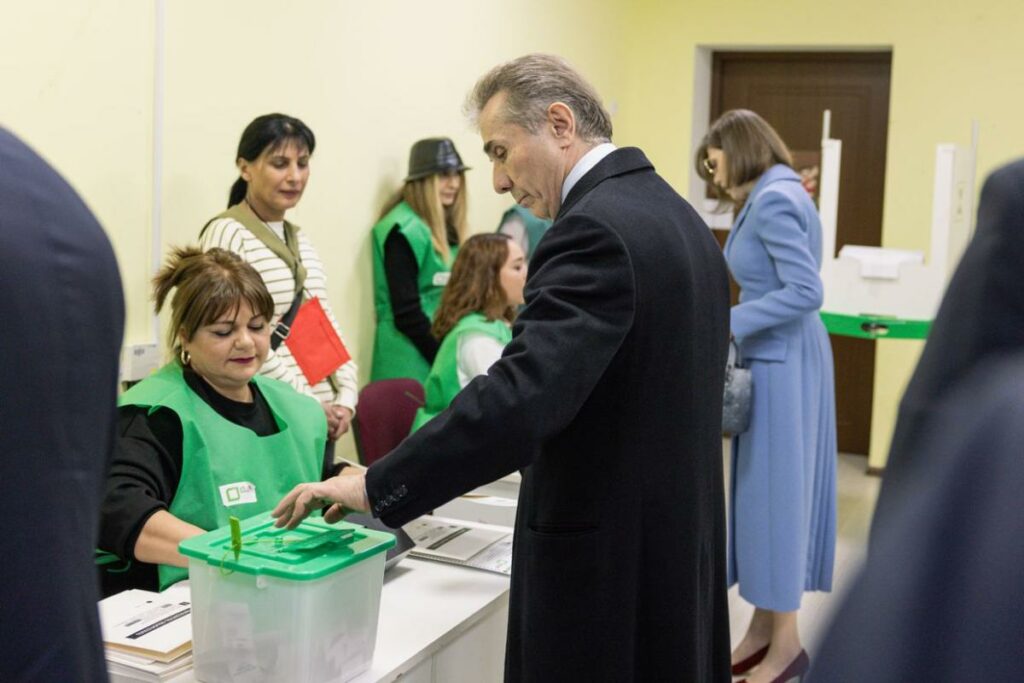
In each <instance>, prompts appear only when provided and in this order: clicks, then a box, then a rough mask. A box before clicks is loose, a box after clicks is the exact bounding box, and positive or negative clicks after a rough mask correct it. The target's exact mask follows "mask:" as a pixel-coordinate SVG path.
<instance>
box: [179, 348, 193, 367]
mask: <svg viewBox="0 0 1024 683" xmlns="http://www.w3.org/2000/svg"><path fill="white" fill-rule="evenodd" d="M191 362H192V354H191V353H189V352H188V351H186V350H185V348H184V347H182V349H181V364H182V365H184V366H187V365H188V364H189V363H191Z"/></svg>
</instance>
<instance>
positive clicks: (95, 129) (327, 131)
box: [0, 0, 1024, 464]
mask: <svg viewBox="0 0 1024 683" xmlns="http://www.w3.org/2000/svg"><path fill="white" fill-rule="evenodd" d="M156 7H157V3H156V0H150V1H148V2H144V1H142V0H85V1H83V2H72V0H35V2H32V3H28V2H22V3H13V2H5V3H4V4H3V5H2V6H0V84H2V88H3V89H2V91H0V125H3V126H6V127H8V128H10V129H12V130H13V131H14V132H16V133H18V134H19V135H21V136H22V137H23V138H24V139H26V141H28V142H29V143H30V144H31V145H33V146H34V147H35V148H36V149H37V150H38V151H40V152H41V153H42V154H43V156H45V157H46V158H48V159H49V160H50V161H51V162H52V163H53V164H54V165H55V166H56V167H57V168H58V169H59V170H60V171H61V172H62V173H64V174H65V175H66V176H67V177H68V179H69V180H70V182H71V183H72V184H73V185H74V186H75V187H76V188H77V189H78V190H79V191H80V192H81V194H82V195H83V197H84V198H85V200H86V202H87V203H88V204H89V205H90V206H91V207H92V209H93V210H94V211H95V212H96V213H97V215H98V216H99V218H100V220H101V222H102V223H103V224H104V225H105V226H106V228H107V230H108V232H109V233H110V235H111V238H112V240H113V242H114V246H115V249H116V251H117V255H118V258H119V261H120V266H121V271H122V276H123V279H124V284H125V297H126V302H127V307H128V309H127V310H128V326H127V332H126V341H127V342H129V343H134V342H140V341H146V340H149V339H151V337H152V334H153V329H152V321H151V318H150V316H149V313H148V309H149V303H148V284H147V279H148V277H149V275H150V272H151V260H152V257H151V252H152V245H151V244H150V238H149V235H150V227H151V214H152V212H153V206H154V198H153V197H152V193H151V187H152V183H153V169H152V159H153V156H152V151H151V150H152V145H153V134H154V124H153V120H154V114H155V113H156V112H154V107H153V101H154V100H153V91H154V86H155V83H156V81H155V78H154V59H153V55H154V48H155V45H156V43H157V41H156V38H155V36H156V32H155V21H156V16H157V12H156V10H155V8H156ZM165 7H166V15H165V25H164V29H163V32H162V34H161V35H162V39H163V41H164V42H165V49H166V59H165V62H164V64H165V78H166V81H165V84H166V87H165V106H164V108H163V111H162V112H160V113H161V114H162V116H163V126H162V131H163V149H164V153H163V154H164V156H163V163H162V164H161V166H160V171H161V173H162V176H163V182H162V185H161V189H160V192H159V200H160V202H161V205H162V207H163V208H162V210H161V211H160V213H159V217H160V221H161V223H162V226H163V227H162V239H161V242H162V244H161V247H162V248H165V247H166V246H167V245H168V244H179V243H183V242H187V241H190V240H192V239H194V237H195V235H196V233H197V231H198V229H199V228H200V227H201V225H202V223H203V222H204V221H205V220H206V218H208V217H209V216H211V215H213V214H214V213H216V212H217V211H218V210H219V209H221V208H222V207H223V203H224V201H225V197H226V192H227V188H228V186H229V184H230V183H231V181H232V180H233V178H234V173H235V172H234V166H233V156H234V153H235V147H236V145H237V141H238V136H239V134H240V133H241V130H242V128H243V126H244V125H245V124H246V123H247V122H248V121H249V120H250V119H251V118H252V117H254V116H255V115H257V114H260V113H265V112H267V111H270V110H281V111H285V112H288V113H291V114H293V115H296V116H299V117H301V118H303V119H305V120H306V122H307V123H309V124H310V125H311V127H312V128H313V129H314V131H315V132H316V134H317V137H318V148H317V153H316V155H315V157H314V166H313V175H312V178H311V184H310V186H309V189H308V191H307V193H306V196H305V197H304V199H303V202H302V204H301V206H300V207H299V208H298V209H297V210H296V211H294V212H293V215H292V216H290V217H291V218H293V219H294V220H295V221H296V222H297V223H299V224H300V225H302V226H304V228H305V229H306V230H307V231H308V232H309V234H310V236H311V237H312V239H313V240H314V242H315V244H316V245H317V247H318V249H319V251H320V252H321V255H322V256H323V258H324V260H325V261H326V264H327V267H328V272H329V274H330V278H331V280H330V297H331V300H332V303H333V305H334V308H335V310H336V312H337V314H338V317H339V319H340V321H341V324H342V327H343V330H344V332H345V335H346V338H347V340H348V342H349V345H350V346H351V347H352V348H353V350H354V352H355V355H356V358H357V360H358V362H359V363H360V365H361V367H362V368H363V372H364V380H365V372H366V370H367V369H368V367H369V361H370V350H371V345H372V338H373V316H372V292H371V284H370V261H369V251H368V249H369V242H368V240H367V230H368V228H369V226H370V225H371V224H372V222H373V219H374V216H375V214H376V211H377V208H378V205H379V204H380V202H381V200H382V199H383V197H384V196H385V195H386V194H387V193H388V192H390V191H391V190H392V189H393V188H394V187H396V186H397V184H398V182H399V180H400V178H401V177H402V176H403V174H404V169H405V164H406V155H407V153H408V148H409V145H410V144H411V143H412V142H413V141H414V140H416V139H417V138H419V137H425V136H430V135H449V136H451V137H453V138H454V139H455V141H456V143H457V145H458V146H459V149H460V151H461V152H462V154H463V157H464V158H465V160H466V161H467V163H469V164H470V165H471V166H474V167H475V170H474V171H471V172H470V174H469V180H468V187H469V193H470V199H471V205H470V219H471V224H472V227H473V228H474V229H475V230H478V231H483V230H491V229H492V228H493V227H494V225H495V224H496V221H497V218H498V216H499V214H500V213H501V211H502V209H503V208H504V207H505V206H507V205H508V203H509V200H508V199H507V198H506V197H499V196H496V195H494V194H493V192H492V191H491V189H490V174H489V170H488V167H487V164H486V159H485V158H484V157H483V155H482V153H481V152H480V151H479V140H478V138H477V137H476V134H475V132H474V131H472V130H471V129H470V128H469V127H468V125H467V124H466V122H465V120H464V119H463V117H462V114H461V104H462V101H463V98H464V96H465V94H466V92H467V90H468V89H469V88H470V87H471V85H472V83H473V82H474V80H475V79H476V77H478V76H479V75H480V74H481V73H482V72H483V71H484V70H486V69H487V68H488V67H490V66H491V65H493V64H495V63H497V62H499V61H502V60H504V59H508V58H511V57H514V56H517V55H519V54H522V53H525V52H530V51H536V50H543V51H550V52H557V53H559V54H562V55H564V56H566V57H567V58H569V59H570V60H571V61H573V62H574V63H575V64H576V65H577V66H579V67H580V68H581V69H582V70H583V71H584V72H585V73H586V74H588V75H589V76H590V77H591V78H592V80H593V81H594V82H595V84H596V85H597V86H598V88H599V90H600V91H601V92H602V93H603V95H604V96H605V98H606V101H607V102H608V104H609V106H610V108H611V109H612V110H613V112H614V123H615V128H616V142H618V143H619V144H620V145H621V144H634V145H639V146H641V147H643V148H644V149H645V150H646V151H647V152H648V154H649V155H650V157H651V158H652V160H653V161H654V163H655V165H656V166H657V167H658V169H659V171H661V173H662V174H663V175H664V176H665V177H666V178H667V179H668V180H669V181H670V182H672V183H673V184H674V185H675V187H676V188H677V189H679V190H680V191H681V192H683V193H684V194H685V193H686V189H687V187H688V183H689V179H690V164H689V159H690V156H691V149H690V148H691V142H690V140H691V126H692V121H691V112H692V106H693V102H692V96H693V74H694V54H695V50H696V48H697V46H698V45H704V46H709V45H710V46H729V47H741V46H743V47H754V46H758V47H765V48H784V47H797V46H804V47H812V46H813V47H826V48H828V47H843V46H849V47H879V46H890V47H891V48H892V49H893V55H894V56H893V78H892V99H891V113H890V131H889V156H888V167H887V170H886V194H885V213H884V226H883V243H884V244H885V245H886V246H893V247H919V246H921V245H922V243H923V240H925V239H926V238H927V229H928V225H929V221H930V211H931V184H932V171H933V165H932V164H933V156H934V147H935V144H936V143H939V142H962V143H965V142H967V141H968V136H969V127H970V120H971V119H972V118H978V119H980V121H981V149H980V154H979V164H978V170H979V178H980V177H982V176H983V175H984V174H985V173H987V172H988V171H989V170H991V169H992V168H993V167H995V166H996V165H998V164H999V163H1001V162H1003V161H1005V160H1007V159H1009V158H1011V157H1013V156H1016V155H1019V154H1020V153H1021V151H1022V150H1024V126H1021V125H1020V123H1019V118H1020V112H1021V111H1024V64H1022V59H1021V57H1020V54H1021V53H1020V49H1019V41H1020V29H1021V28H1022V27H1024V3H1020V2H1018V1H1017V0H999V1H989V2H985V3H961V2H953V1H952V0H935V1H933V2H924V0H921V1H920V2H909V1H907V0H895V1H893V0H887V1H885V2H883V1H881V0H864V1H863V2H859V3H846V2H843V3H840V2H828V1H825V2H823V1H821V0H818V1H816V2H809V1H801V2H792V1H784V2H779V3H765V2H761V1H757V2H754V1H751V0H736V1H734V2H732V3H728V4H725V5H723V4H721V3H719V4H714V3H669V2H654V1H651V0H634V1H633V2H625V1H624V0H623V1H621V2H611V1H610V0H606V1H600V2H593V1H589V2H588V1H587V0H567V1H565V2H559V3H550V2H542V1H541V0H522V1H521V2H519V3H516V4H515V5H507V4H504V5H499V4H497V3H486V2H479V1H478V0H448V1H447V2H444V3H422V2H413V1H412V0H409V1H398V0H382V1H381V2H375V3H368V2H357V1H356V0H297V1H296V2H293V3H288V4H281V3H280V2H269V1H268V0H218V1H217V2H210V1H208V0H168V1H167V2H166V4H165ZM918 351H919V345H917V344H913V343H908V342H881V343H880V344H879V353H878V363H877V369H876V378H875V422H874V428H873V433H872V447H871V450H872V462H873V463H876V464H877V463H879V462H880V458H882V457H883V456H884V452H885V450H886V448H887V444H888V440H889V435H890V432H891V429H892V423H893V420H894V417H895V408H896V404H897V402H898V398H899V395H900V393H901V391H902V388H903V385H904V384H905V382H906V379H907V377H908V375H909V372H910V369H911V368H912V367H913V362H914V359H915V358H916V355H917V353H918Z"/></svg>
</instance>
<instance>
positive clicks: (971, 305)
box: [871, 160, 1024, 544]
mask: <svg viewBox="0 0 1024 683" xmlns="http://www.w3.org/2000/svg"><path fill="white" fill-rule="evenodd" d="M1022 270H1024V160H1019V161H1016V162H1014V163H1011V164H1008V165H1006V166H1004V167H1002V168H1000V169H998V170H996V171H994V172H993V173H992V174H991V175H990V176H989V178H988V180H986V181H985V186H984V188H983V189H982V191H981V199H980V201H979V203H978V229H977V231H976V233H975V235H974V238H973V239H972V240H971V242H970V244H969V245H968V246H967V250H966V251H965V252H964V255H963V258H962V259H961V260H960V264H959V265H958V266H957V269H956V273H955V274H954V275H953V278H952V280H951V281H950V283H949V288H948V289H947V290H946V294H945V296H944V297H943V300H942V304H941V305H940V306H939V312H938V314H937V315H936V316H935V323H934V324H933V325H932V329H931V333H930V334H929V336H928V342H927V343H926V344H925V347H924V351H923V352H922V353H921V360H920V361H919V362H918V364H917V369H915V370H914V375H913V377H911V379H910V383H909V384H908V385H907V390H906V393H904V395H903V399H902V401H901V402H900V410H899V416H898V419H897V421H896V429H895V432H894V433H893V438H892V446H891V447H890V449H889V460H888V463H887V465H886V472H885V481H884V482H883V484H882V490H881V492H880V494H879V498H878V506H877V507H876V508H875V517H874V522H873V524H872V532H871V538H872V541H871V542H872V544H874V538H875V536H877V534H878V531H879V529H880V528H881V527H882V526H884V525H885V524H886V523H887V520H888V518H889V516H890V515H891V514H892V512H893V511H894V509H895V508H897V507H899V505H900V501H901V500H902V499H903V498H904V497H905V495H906V487H907V486H908V485H909V484H910V482H912V480H913V479H914V478H915V477H917V476H921V475H922V473H924V472H926V471H927V469H928V468H929V467H930V466H931V465H930V456H929V453H928V451H927V450H925V449H923V448H922V439H923V438H924V436H925V432H924V426H925V425H926V424H928V423H929V422H930V421H931V419H932V416H933V414H934V412H935V409H936V407H937V406H938V404H939V402H940V400H941V399H942V397H943V396H945V395H946V393H947V392H948V391H949V390H950V389H951V388H953V387H954V386H955V385H956V384H957V382H958V381H960V380H961V379H962V378H963V377H964V376H965V375H966V374H967V373H968V372H970V370H971V369H973V368H974V367H975V366H976V365H977V364H979V363H981V362H982V361H984V360H985V359H986V358H988V357H990V356H992V355H994V354H999V353H1005V352H1006V351H1007V350H1010V349H1016V348H1020V346H1021V343H1022V341H1024V286H1022V285H1021V272H1022Z"/></svg>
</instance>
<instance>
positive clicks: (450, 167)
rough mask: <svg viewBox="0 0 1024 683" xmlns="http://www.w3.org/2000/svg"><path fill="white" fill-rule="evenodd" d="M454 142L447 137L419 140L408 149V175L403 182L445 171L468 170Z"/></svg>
mask: <svg viewBox="0 0 1024 683" xmlns="http://www.w3.org/2000/svg"><path fill="white" fill-rule="evenodd" d="M468 170H469V166H466V165H465V164H464V163H462V157H460V156H459V152H458V150H456V149H455V143H454V142H452V141H451V140H449V139H448V138H427V139H426V140H419V141H417V142H416V144H414V145H413V146H412V149H411V150H409V175H407V176H406V177H405V182H409V181H410V180H417V179H418V178H426V177H427V176H428V175H433V174H435V173H444V172H445V171H468Z"/></svg>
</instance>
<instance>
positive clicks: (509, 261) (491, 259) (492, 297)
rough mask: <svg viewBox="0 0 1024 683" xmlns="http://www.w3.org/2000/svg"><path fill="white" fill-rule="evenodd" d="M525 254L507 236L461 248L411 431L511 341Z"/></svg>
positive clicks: (437, 320)
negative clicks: (437, 344) (437, 345)
mask: <svg viewBox="0 0 1024 683" xmlns="http://www.w3.org/2000/svg"><path fill="white" fill-rule="evenodd" d="M525 284H526V257H525V255H524V254H523V250H522V248H520V246H519V244H517V243H516V241H515V240H513V239H512V238H511V237H509V236H508V235H503V234H500V233H496V234H490V235H487V234H484V235H474V236H473V237H470V238H469V239H468V240H466V243H465V244H464V245H463V246H462V249H460V250H459V256H458V258H456V259H455V266H454V267H453V268H452V278H451V281H450V282H449V283H448V287H446V288H445V290H444V294H443V295H442V296H441V305H440V306H438V309H437V316H436V317H435V319H434V326H433V328H432V330H431V331H432V332H433V334H434V337H435V338H436V339H439V340H442V341H441V347H440V349H439V350H438V352H437V357H436V358H435V359H434V364H433V366H432V367H431V368H430V374H429V375H428V376H427V380H426V382H424V385H423V388H424V393H425V405H424V406H423V407H422V408H420V409H419V410H417V411H416V418H415V420H414V421H413V425H412V431H414V432H415V431H416V430H417V429H419V428H420V427H422V426H423V425H424V424H426V423H427V421H428V420H430V419H431V418H433V417H434V416H435V415H437V414H438V413H440V412H441V411H442V410H444V409H445V408H447V407H448V404H449V403H451V402H452V399H453V398H455V394H457V393H459V391H461V390H462V389H463V388H464V387H465V386H466V385H467V384H469V383H470V381H471V380H472V379H473V378H474V377H476V376H478V375H483V374H486V373H487V370H488V369H489V368H490V367H491V365H493V364H494V362H495V361H497V360H498V359H499V358H501V353H502V351H503V350H504V349H505V345H506V344H508V343H509V342H510V341H512V327H511V325H512V320H513V319H514V318H515V314H516V310H517V308H518V306H519V305H520V304H522V303H523V286H524V285H525Z"/></svg>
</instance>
